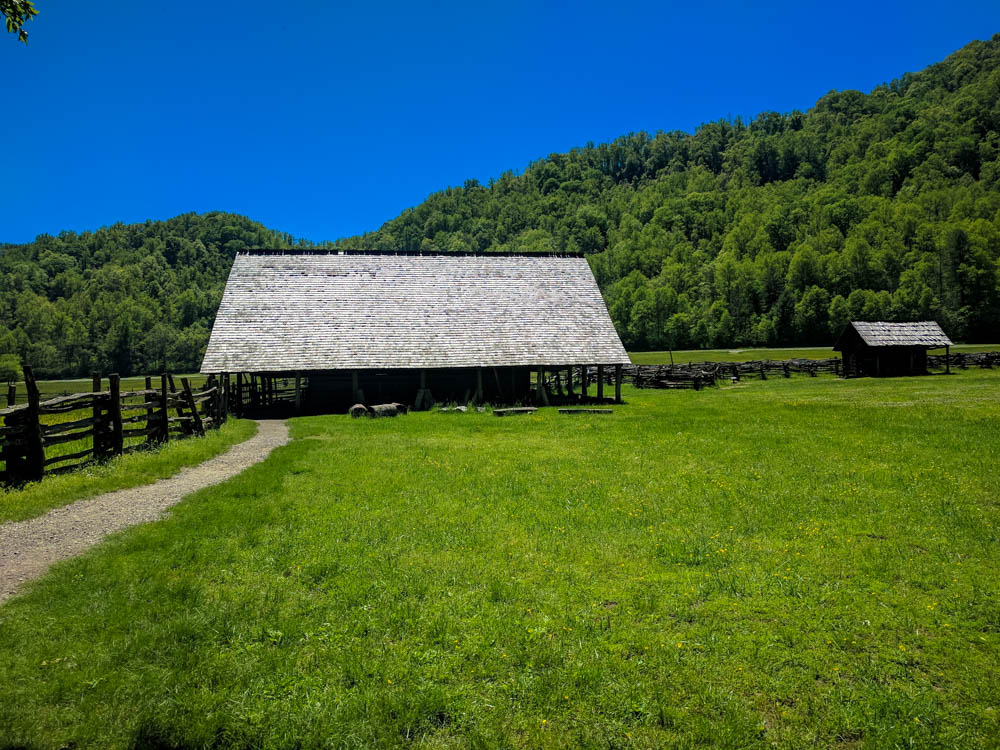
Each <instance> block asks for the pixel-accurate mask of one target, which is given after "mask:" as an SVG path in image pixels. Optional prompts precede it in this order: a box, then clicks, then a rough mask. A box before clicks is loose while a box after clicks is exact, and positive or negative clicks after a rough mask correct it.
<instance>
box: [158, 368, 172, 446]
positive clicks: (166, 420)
mask: <svg viewBox="0 0 1000 750" xmlns="http://www.w3.org/2000/svg"><path fill="white" fill-rule="evenodd" d="M168 398H169V394H168V391H167V373H163V374H162V375H161V376H160V431H159V434H158V435H157V440H158V441H159V442H161V443H166V442H167V441H169V440H170V411H169V410H168V409H167V399H168Z"/></svg>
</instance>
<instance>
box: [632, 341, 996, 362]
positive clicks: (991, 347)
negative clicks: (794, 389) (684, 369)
mask: <svg viewBox="0 0 1000 750" xmlns="http://www.w3.org/2000/svg"><path fill="white" fill-rule="evenodd" d="M998 350H1000V344H956V345H955V346H953V347H951V351H952V352H953V353H956V354H958V353H966V354H970V353H972V352H994V351H998ZM931 354H944V349H940V350H939V349H933V350H931ZM839 356H840V354H839V353H838V352H835V351H833V349H831V348H830V347H829V346H809V347H800V348H797V349H684V350H679V351H675V352H673V361H674V363H675V364H683V363H685V362H752V361H754V360H760V359H776V360H782V359H827V358H829V357H839ZM629 357H630V358H631V359H632V363H633V364H637V365H668V364H670V361H671V359H670V357H671V352H629Z"/></svg>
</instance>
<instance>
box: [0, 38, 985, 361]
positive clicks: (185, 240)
mask: <svg viewBox="0 0 1000 750" xmlns="http://www.w3.org/2000/svg"><path fill="white" fill-rule="evenodd" d="M998 133H1000V36H995V37H994V38H993V39H992V40H991V41H989V42H974V43H972V44H970V45H968V46H967V47H965V48H964V49H962V50H960V51H959V52H957V53H955V54H954V55H952V56H951V57H949V58H948V59H947V60H945V61H944V62H942V63H939V64H937V65H934V66H932V67H930V68H928V69H926V70H924V71H922V72H920V73H914V74H907V75H905V76H903V77H902V78H900V79H897V80H895V81H893V82H892V83H890V84H887V85H884V86H880V87H878V88H877V89H875V90H874V91H872V92H871V93H869V94H864V93H861V92H858V91H843V92H831V93H830V94H828V95H826V96H825V97H823V98H822V99H821V100H820V101H819V102H817V104H816V106H815V107H814V108H813V109H811V110H809V111H808V112H804V113H803V112H792V113H789V114H784V115H782V114H778V113H774V112H769V113H764V114H762V115H760V116H759V117H757V118H756V119H754V120H753V121H752V122H750V123H743V122H741V121H739V120H735V121H728V120H720V121H717V122H712V123H708V124H706V125H703V126H702V127H700V128H699V129H698V130H697V131H696V132H695V133H694V134H686V133H680V132H672V133H658V134H656V135H655V136H650V135H647V134H645V133H638V134H633V135H629V136H625V137H622V138H619V139H618V140H616V141H614V142H613V143H609V144H600V145H597V146H593V145H588V146H587V147H585V148H581V149H576V150H573V151H571V152H570V153H568V154H554V155H552V156H550V157H548V158H546V159H542V160H540V161H538V162H535V163H533V164H531V165H530V166H529V167H528V168H527V169H526V170H525V172H524V173H523V174H520V175H517V174H514V173H507V174H504V175H502V176H501V177H499V179H496V180H493V181H491V182H490V183H489V184H488V185H485V186H484V185H480V184H479V183H477V182H475V181H469V182H467V183H466V184H465V186H464V187H461V188H452V189H448V190H445V191H443V192H440V193H436V194H434V195H431V196H430V197H429V198H428V199H427V200H426V201H425V202H424V203H423V204H421V205H420V206H418V207H416V208H414V209H411V210H407V211H405V212H404V213H403V214H402V215H400V216H399V217H397V218H395V219H393V220H391V221H389V222H388V223H386V224H385V225H384V226H383V227H382V228H381V229H379V230H378V231H376V232H372V233H370V234H366V235H364V236H361V237H353V238H348V239H344V240H341V241H340V242H338V243H337V244H338V245H339V246H340V247H344V248H352V249H377V250H407V251H415V250H425V251H429V252H448V251H455V250H466V251H468V250H476V251H484V252H496V251H510V250H514V251H523V252H531V251H540V250H546V251H552V250H554V251H583V252H584V253H585V254H586V255H587V257H588V259H589V260H590V263H591V265H592V267H593V269H594V272H595V274H596V276H597V279H598V282H599V283H600V285H601V288H602V290H603V291H604V294H605V297H606V299H607V302H608V306H609V308H610V310H611V314H612V317H613V318H614V321H615V324H616V325H617V326H618V329H619V332H620V333H621V335H622V338H623V339H624V340H625V343H626V346H628V347H629V348H631V349H659V348H666V347H674V348H686V347H709V346H711V347H719V346H746V345H783V344H828V343H830V342H831V340H832V337H833V333H834V332H836V331H839V329H840V328H841V327H842V326H843V325H844V323H845V322H846V321H847V320H849V319H866V320H875V319H880V320H914V319H936V320H938V321H940V322H941V323H942V325H943V326H944V327H945V329H946V330H947V331H948V332H949V333H950V334H951V335H952V337H953V338H954V339H956V340H963V341H983V340H989V341H996V340H997V339H998V337H1000V160H998V150H1000V135H998ZM301 244H302V243H301V242H298V243H297V242H296V241H295V240H294V239H293V238H291V237H289V236H288V235H284V234H279V233H276V232H273V231H270V230H268V229H266V228H264V227H262V226H260V225H259V224H256V223H254V222H251V221H249V220H248V219H245V218H242V217H239V216H233V215H228V214H218V213H213V214H206V215H204V216H197V215H193V214H190V215H185V216H180V217H177V218H175V219H171V220H170V221H167V222H147V223H145V224H139V225H132V226H123V225H116V226H113V227H110V228H106V229H101V230H99V231H97V232H94V233H85V234H81V235H77V234H73V233H63V234H60V235H58V236H57V237H50V236H42V237H39V238H38V239H37V240H36V241H35V242H33V243H30V244H28V245H21V246H7V247H5V248H3V250H2V252H0V295H2V297H0V354H3V353H5V352H14V353H17V354H18V355H20V356H21V357H22V358H23V359H24V360H25V361H27V362H29V363H32V364H34V365H35V366H36V368H38V370H39V371H40V372H42V373H43V374H45V375H56V374H62V375H71V374H85V373H86V372H89V371H90V370H91V369H95V368H96V369H101V370H105V371H107V370H112V369H113V370H118V371H120V372H123V373H126V372H136V371H158V370H160V369H163V367H165V366H166V367H167V368H169V369H175V370H176V369H192V368H195V367H197V365H198V363H199V362H200V357H201V352H202V351H203V349H204V345H205V342H206V341H207V337H208V332H209V330H210V328H211V323H212V319H213V316H214V313H215V309H216V306H217V304H218V301H219V298H220V296H221V291H222V286H223V284H224V281H225V278H226V275H227V273H228V269H229V265H230V262H231V260H232V258H233V256H234V254H235V253H236V251H237V250H239V249H240V248H244V247H255V246H256V247H261V246H265V247H276V248H288V247H293V246H298V245H301Z"/></svg>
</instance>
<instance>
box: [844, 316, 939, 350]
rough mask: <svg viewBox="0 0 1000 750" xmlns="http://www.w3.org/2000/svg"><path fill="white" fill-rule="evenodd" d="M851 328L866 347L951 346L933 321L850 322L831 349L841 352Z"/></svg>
mask: <svg viewBox="0 0 1000 750" xmlns="http://www.w3.org/2000/svg"><path fill="white" fill-rule="evenodd" d="M852 328H853V329H854V330H855V331H856V332H857V334H858V336H860V337H861V340H862V341H864V342H865V343H866V344H867V345H868V346H923V347H927V348H930V349H936V348H937V347H939V346H951V339H949V338H948V337H947V336H946V335H945V332H944V331H942V330H941V326H939V325H938V324H937V323H935V322H934V321H933V320H925V321H921V322H919V323H884V322H864V321H852V322H851V323H849V324H848V325H847V328H845V329H844V331H843V333H841V334H840V338H839V339H838V340H837V343H836V344H835V345H834V347H833V348H834V350H835V351H841V343H842V342H844V337H845V336H847V335H848V334H849V332H850V331H851V329H852Z"/></svg>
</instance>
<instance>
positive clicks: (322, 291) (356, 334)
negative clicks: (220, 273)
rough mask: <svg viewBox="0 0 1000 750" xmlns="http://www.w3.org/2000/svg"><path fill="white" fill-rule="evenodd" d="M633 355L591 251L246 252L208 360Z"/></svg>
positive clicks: (299, 365)
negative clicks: (588, 255)
mask: <svg viewBox="0 0 1000 750" xmlns="http://www.w3.org/2000/svg"><path fill="white" fill-rule="evenodd" d="M628 362H629V358H628V354H627V353H626V352H625V348H624V346H623V345H622V342H621V339H620V338H619V337H618V334H617V332H616V331H615V328H614V325H613V324H612V322H611V318H610V316H609V315H608V311H607V308H606V307H605V304H604V300H603V298H602V297H601V293H600V291H599V290H598V288H597V283H596V281H595V280H594V276H593V274H592V273H591V270H590V266H589V265H588V264H587V261H586V260H585V259H583V258H573V257H554V256H492V255H486V256H481V255H480V256H474V255H459V256H452V255H375V254H372V255H366V254H338V253H323V254H319V253H285V252H281V253H278V252H276V253H260V252H249V253H241V254H239V255H238V256H237V257H236V260H235V262H234V263H233V268H232V271H231V272H230V275H229V280H228V282H227V283H226V289H225V292H224V294H223V297H222V302H221V304H220V306H219V312H218V316H217V317H216V320H215V325H214V327H213V329H212V335H211V338H210V340H209V343H208V350H207V352H206V353H205V359H204V362H203V363H202V368H201V369H202V372H207V373H212V372H239V371H246V372H253V371H258V372H259V371H265V370H268V371H281V370H284V371H291V370H295V371H309V370H339V369H354V368H368V369H371V368H385V369H412V368H456V367H503V366H540V365H548V366H556V365H569V364H581V363H591V364H598V363H600V364H606V365H613V364H627V363H628Z"/></svg>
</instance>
